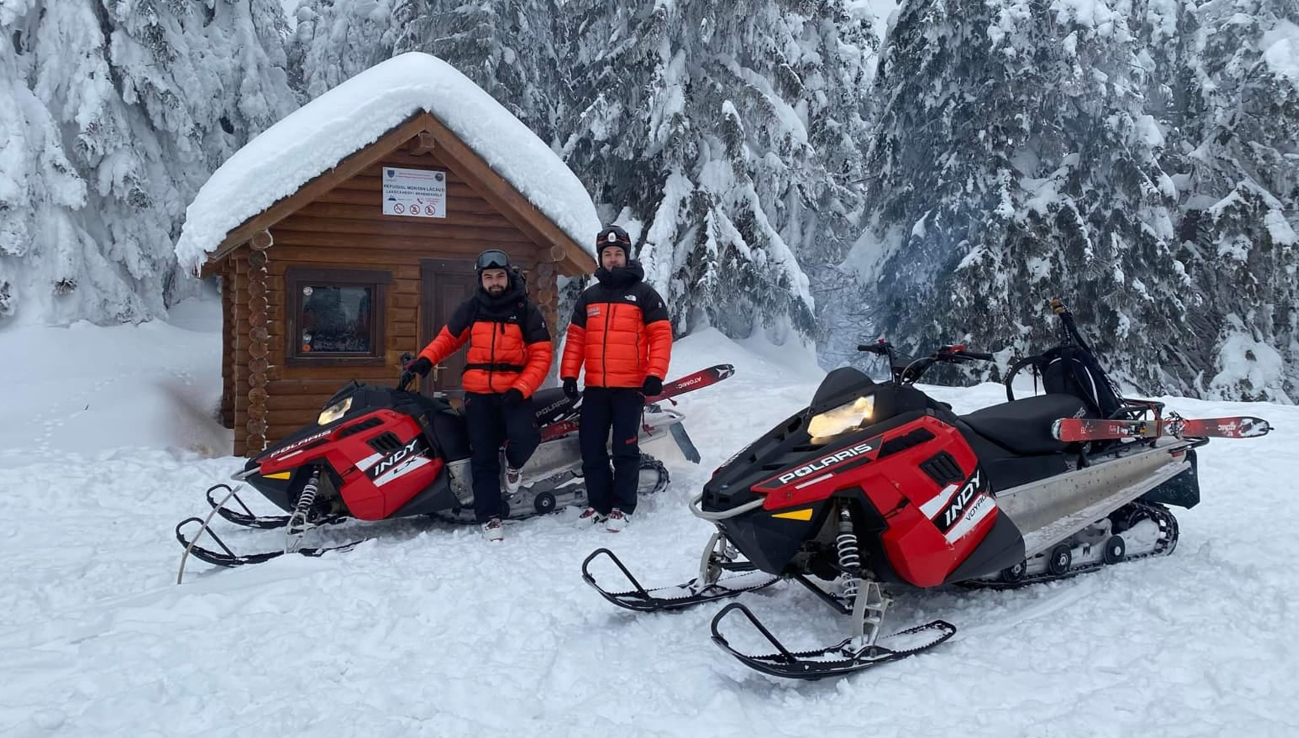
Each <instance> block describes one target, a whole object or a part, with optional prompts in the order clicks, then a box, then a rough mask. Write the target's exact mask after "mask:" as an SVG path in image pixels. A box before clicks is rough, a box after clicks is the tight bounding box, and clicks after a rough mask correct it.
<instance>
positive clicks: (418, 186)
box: [383, 167, 447, 218]
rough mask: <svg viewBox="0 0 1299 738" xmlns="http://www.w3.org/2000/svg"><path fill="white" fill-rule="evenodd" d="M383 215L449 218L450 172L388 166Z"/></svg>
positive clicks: (385, 178)
mask: <svg viewBox="0 0 1299 738" xmlns="http://www.w3.org/2000/svg"><path fill="white" fill-rule="evenodd" d="M383 214H384V215H405V216H407V217H412V216H414V217H418V218H445V217H447V173H446V172H443V171H439V170H436V169H401V168H399V167H384V168H383Z"/></svg>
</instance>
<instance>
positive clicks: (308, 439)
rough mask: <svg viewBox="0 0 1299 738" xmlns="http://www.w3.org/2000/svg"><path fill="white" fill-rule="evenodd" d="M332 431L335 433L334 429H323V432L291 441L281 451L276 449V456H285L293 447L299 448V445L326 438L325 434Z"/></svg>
mask: <svg viewBox="0 0 1299 738" xmlns="http://www.w3.org/2000/svg"><path fill="white" fill-rule="evenodd" d="M330 433H333V431H332V430H327V431H321V432H319V433H317V434H315V435H312V436H307V437H306V438H304V439H302V440H301V441H294V442H293V443H291V444H289V445H287V446H285V447H284V448H282V449H280V450H279V451H276V452H275V455H276V456H283V455H284V454H285V453H287V452H289V451H292V450H293V449H295V448H298V447H299V446H305V445H307V444H308V443H311V442H312V441H318V440H320V439H322V438H324V437H325V436H327V435H329V434H330Z"/></svg>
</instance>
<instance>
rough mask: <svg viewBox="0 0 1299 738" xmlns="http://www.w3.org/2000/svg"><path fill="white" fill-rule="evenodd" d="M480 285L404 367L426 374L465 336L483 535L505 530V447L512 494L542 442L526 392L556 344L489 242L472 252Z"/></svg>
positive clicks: (468, 416) (497, 535)
mask: <svg viewBox="0 0 1299 738" xmlns="http://www.w3.org/2000/svg"><path fill="white" fill-rule="evenodd" d="M475 268H476V270H477V272H478V289H477V290H476V291H475V292H474V296H473V297H471V298H469V299H468V300H465V301H464V302H463V303H461V304H460V306H459V307H457V308H456V311H455V312H454V313H452V314H451V320H450V321H448V322H447V324H446V326H444V327H443V328H442V330H441V331H440V332H439V333H438V335H437V337H436V338H434V339H433V341H432V342H431V343H429V345H427V346H425V347H424V350H423V351H421V352H420V354H419V358H417V359H415V360H414V361H412V362H411V363H410V364H409V365H408V366H407V367H406V368H407V369H409V370H410V371H413V372H416V373H417V374H420V375H421V376H427V375H428V373H429V370H430V369H432V368H433V365H434V364H438V363H440V362H441V361H442V360H443V359H445V358H447V357H448V356H450V355H451V354H453V353H455V352H456V351H458V350H459V349H460V347H461V346H463V345H464V344H465V342H466V341H468V342H469V355H468V356H467V357H466V358H467V359H468V361H467V363H466V364H465V373H464V376H463V379H462V384H463V386H464V388H465V425H466V426H467V429H468V431H469V450H470V454H471V457H470V461H469V466H470V468H471V469H472V470H473V475H474V516H475V517H476V518H477V519H478V522H479V523H481V524H482V525H483V534H484V535H485V536H486V537H487V540H489V541H499V540H501V538H503V537H504V531H503V530H502V528H501V518H503V517H505V514H506V513H507V512H508V509H507V508H506V506H505V505H504V504H503V503H504V501H503V500H502V499H501V463H500V460H499V458H498V456H497V455H498V454H499V453H500V450H501V443H502V442H505V441H508V443H507V444H506V447H505V464H506V468H505V488H506V491H508V492H510V493H511V494H513V493H514V492H515V491H517V490H518V488H519V485H520V483H521V482H522V472H521V471H520V469H522V468H523V465H524V464H525V463H527V461H528V459H529V458H531V457H532V453H533V452H534V451H536V450H537V445H538V444H539V443H540V442H541V435H540V433H539V432H538V430H537V416H536V413H535V412H534V411H533V408H532V394H533V392H535V391H536V390H537V386H538V385H539V384H541V382H542V380H544V379H545V377H546V372H548V371H550V362H551V360H552V358H553V354H554V348H553V347H552V346H551V344H550V331H548V330H547V329H546V321H545V319H544V318H542V316H541V311H540V310H538V309H537V306H536V305H534V304H533V303H532V301H531V300H529V299H528V298H527V296H526V295H525V294H524V288H523V278H522V277H520V276H519V274H518V273H517V272H515V271H514V270H513V269H511V268H510V257H509V256H507V255H506V254H505V252H503V251H497V250H495V249H493V250H490V251H484V252H483V253H481V254H479V255H478V261H477V263H476V265H475Z"/></svg>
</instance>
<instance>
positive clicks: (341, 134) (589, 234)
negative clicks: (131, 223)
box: [176, 52, 600, 272]
mask: <svg viewBox="0 0 1299 738" xmlns="http://www.w3.org/2000/svg"><path fill="white" fill-rule="evenodd" d="M421 112H427V113H429V114H431V115H432V116H433V117H435V118H436V119H437V121H438V122H440V123H441V124H443V125H445V126H446V128H447V129H449V130H450V131H451V133H453V134H454V135H455V136H456V137H457V138H459V139H460V141H462V142H463V143H464V144H465V145H466V146H468V147H469V148H470V149H471V150H472V151H473V153H475V154H477V155H478V156H479V157H480V158H481V159H482V160H483V161H484V162H485V163H486V164H487V165H488V166H489V167H491V169H492V170H493V171H495V172H496V173H497V174H498V175H500V177H502V178H503V179H504V180H505V181H506V182H507V183H509V184H510V185H511V186H512V187H513V188H514V189H515V190H516V191H517V192H518V193H519V194H520V195H522V196H523V198H525V199H526V200H527V201H528V202H530V203H531V204H532V205H533V206H535V207H536V208H537V210H539V211H540V212H541V214H542V215H544V216H546V218H548V219H549V220H550V221H551V223H553V224H554V226H556V227H557V228H558V229H559V230H560V231H562V232H563V234H565V235H567V236H568V238H570V239H572V242H573V244H575V245H577V246H578V247H579V248H581V249H582V250H583V251H585V252H586V253H587V254H592V255H593V254H594V251H593V250H592V248H591V243H592V242H593V241H594V239H595V235H596V233H598V232H599V230H600V220H599V216H598V215H597V214H596V212H595V206H594V205H593V204H592V203H591V197H590V195H588V194H587V192H586V188H585V187H583V186H582V183H581V181H580V180H578V178H577V175H575V174H573V172H572V170H570V169H569V168H568V166H567V165H566V164H564V162H563V160H562V159H560V158H559V156H558V155H557V154H555V152H554V151H552V150H551V149H550V147H549V146H547V145H546V144H545V142H543V141H542V140H541V139H540V138H538V137H537V135H536V134H534V133H533V132H532V131H531V130H530V129H529V128H528V127H527V126H525V125H524V124H523V123H522V122H521V121H519V119H518V118H515V117H514V116H513V115H512V114H511V113H510V112H509V111H508V110H506V109H505V108H504V107H502V106H501V104H500V103H498V102H496V100H494V99H492V96H491V95H488V94H487V92H486V91H484V90H483V89H482V88H480V87H479V86H478V85H476V84H474V83H473V82H472V81H470V80H469V78H468V77H465V76H464V75H463V74H461V73H460V72H459V71H458V70H457V69H456V68H455V67H452V66H451V65H450V64H448V63H446V62H444V61H442V60H441V59H438V58H437V57H434V56H430V55H428V54H422V53H419V52H410V53H406V54H402V55H400V56H396V57H393V58H392V59H389V60H387V61H385V62H382V63H380V64H378V65H376V66H374V67H371V68H370V69H367V70H366V71H364V72H361V73H360V74H358V75H356V76H355V77H352V78H351V79H349V80H347V81H346V82H343V83H342V84H340V85H338V86H337V87H335V88H334V89H332V90H330V91H329V92H326V93H325V94H323V95H321V96H320V97H318V98H316V99H315V100H312V101H311V102H309V103H307V104H306V105H304V106H302V107H301V108H299V109H298V110H296V111H294V112H293V113H291V114H290V115H288V116H286V117H285V118H284V119H283V120H281V121H280V122H278V123H276V124H275V125H273V126H271V127H270V128H268V129H267V130H265V131H263V132H262V133H261V134H260V135H258V136H257V137H256V138H254V139H253V140H252V141H249V142H248V144H247V145H245V146H244V147H243V148H242V149H240V150H239V151H237V152H235V154H234V156H231V157H230V158H229V159H228V160H227V161H226V162H225V163H224V164H222V165H221V166H220V167H219V168H218V169H217V170H216V172H214V173H213V174H212V176H211V177H210V178H209V179H208V181H207V182H206V183H205V184H204V185H203V187H202V189H200V190H199V192H198V195H197V196H195V198H194V201H193V203H191V204H190V206H189V208H188V209H187V210H186V211H185V224H184V226H183V227H182V229H181V234H180V239H179V240H178V241H177V242H176V258H177V259H178V260H179V262H180V265H181V266H182V267H183V268H185V269H187V270H189V271H191V272H197V271H198V270H199V269H200V268H201V267H202V266H203V264H204V262H206V261H207V259H208V256H209V255H210V254H211V253H212V252H214V251H216V250H217V249H218V247H221V246H223V245H229V244H227V243H226V242H228V241H229V240H230V236H231V235H233V234H232V231H235V230H236V229H239V228H240V227H241V226H243V225H245V224H247V223H248V221H249V220H250V219H252V218H255V217H256V216H258V215H260V214H262V213H264V212H266V211H267V210H268V209H269V208H271V207H272V206H273V205H275V204H276V203H278V202H280V201H282V200H284V199H285V198H287V197H289V196H291V195H293V194H295V193H296V192H298V191H299V190H300V189H301V188H302V187H303V186H304V185H306V184H307V183H309V182H311V181H312V180H313V179H316V178H317V177H319V176H321V175H323V174H326V173H328V172H329V171H330V170H332V169H334V168H335V167H336V166H337V165H338V164H339V163H340V162H342V161H343V160H344V159H346V158H347V157H348V156H350V155H352V154H355V153H356V152H358V151H360V150H362V149H364V148H365V147H367V146H369V145H370V144H372V143H374V142H376V141H378V140H379V139H380V138H382V137H383V136H384V135H385V134H387V133H389V132H391V131H393V130H394V129H395V128H397V127H398V126H400V125H402V124H403V123H404V122H407V121H409V120H411V118H412V117H413V116H416V115H419V114H420V113H421ZM288 214H289V212H285V213H284V215H288ZM240 240H242V239H240ZM235 245H237V244H235Z"/></svg>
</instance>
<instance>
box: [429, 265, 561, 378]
mask: <svg viewBox="0 0 1299 738" xmlns="http://www.w3.org/2000/svg"><path fill="white" fill-rule="evenodd" d="M465 341H468V342H469V355H468V356H467V357H466V359H467V361H466V363H465V373H464V377H463V381H462V384H463V386H464V388H465V390H466V391H468V392H479V393H484V394H486V393H491V392H496V393H502V392H507V391H509V390H510V389H517V390H518V391H520V392H522V393H523V396H524V397H531V396H532V393H533V392H535V391H536V390H537V387H538V386H539V385H540V384H541V382H542V380H544V379H545V378H546V372H548V371H550V362H551V360H552V359H553V358H554V347H552V346H551V344H550V331H549V330H547V329H546V321H545V319H544V318H542V316H541V311H540V310H538V309H537V306H536V305H534V304H532V301H531V300H529V299H528V298H527V297H526V296H525V295H524V292H523V284H522V280H521V279H520V277H519V276H518V275H517V274H513V273H511V274H510V286H509V287H507V288H506V290H505V292H504V294H502V295H500V296H499V297H492V296H491V295H489V294H487V292H486V291H485V290H484V289H483V288H482V287H479V288H478V289H477V290H476V291H475V293H474V296H473V297H471V298H469V299H468V300H465V301H464V302H463V303H461V304H460V306H459V307H457V308H456V311H455V312H454V313H452V314H451V320H449V321H447V324H446V325H445V326H443V328H442V330H441V332H439V333H438V335H437V337H436V338H434V339H433V340H432V341H431V342H430V343H429V345H427V346H425V347H424V350H423V351H421V352H419V355H420V356H422V357H424V358H426V359H428V360H429V361H431V362H432V363H433V364H438V363H440V362H441V361H442V360H443V359H445V358H447V357H448V356H450V355H451V354H454V353H455V352H456V351H457V350H458V349H459V348H460V347H461V346H463V345H464V344H465Z"/></svg>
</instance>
